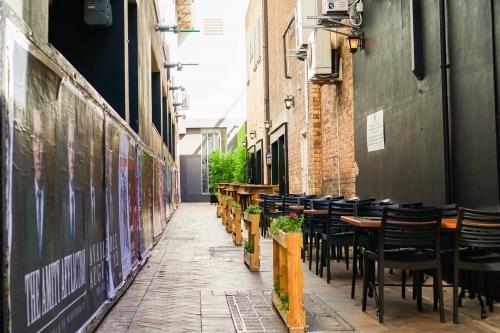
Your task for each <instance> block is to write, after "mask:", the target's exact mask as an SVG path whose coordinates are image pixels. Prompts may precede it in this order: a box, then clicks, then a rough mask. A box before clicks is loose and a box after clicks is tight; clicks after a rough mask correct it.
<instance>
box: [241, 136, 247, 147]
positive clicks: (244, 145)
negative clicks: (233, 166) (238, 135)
mask: <svg viewBox="0 0 500 333" xmlns="http://www.w3.org/2000/svg"><path fill="white" fill-rule="evenodd" d="M241 145H242V146H243V147H245V148H246V147H247V146H248V141H247V139H246V138H245V140H243V141H241Z"/></svg>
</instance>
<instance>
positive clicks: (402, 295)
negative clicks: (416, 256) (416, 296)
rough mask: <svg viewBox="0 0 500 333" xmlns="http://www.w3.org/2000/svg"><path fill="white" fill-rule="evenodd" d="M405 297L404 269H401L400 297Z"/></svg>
mask: <svg viewBox="0 0 500 333" xmlns="http://www.w3.org/2000/svg"><path fill="white" fill-rule="evenodd" d="M405 297H406V271H405V270H404V269H403V270H402V271H401V298H402V299H405Z"/></svg>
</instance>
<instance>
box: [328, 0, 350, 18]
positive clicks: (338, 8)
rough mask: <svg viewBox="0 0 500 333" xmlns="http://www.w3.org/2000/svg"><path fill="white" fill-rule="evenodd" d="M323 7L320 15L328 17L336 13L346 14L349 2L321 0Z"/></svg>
mask: <svg viewBox="0 0 500 333" xmlns="http://www.w3.org/2000/svg"><path fill="white" fill-rule="evenodd" d="M322 1H323V5H322V9H321V13H322V14H323V15H330V14H334V13H338V12H344V13H345V12H347V10H349V0H322Z"/></svg>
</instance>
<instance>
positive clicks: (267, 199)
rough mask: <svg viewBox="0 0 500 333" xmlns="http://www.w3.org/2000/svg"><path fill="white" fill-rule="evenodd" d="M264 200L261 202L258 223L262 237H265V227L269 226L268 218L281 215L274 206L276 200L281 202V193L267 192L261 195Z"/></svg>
mask: <svg viewBox="0 0 500 333" xmlns="http://www.w3.org/2000/svg"><path fill="white" fill-rule="evenodd" d="M262 198H263V199H264V202H263V203H262V218H261V220H260V221H261V223H260V228H261V230H260V232H261V235H262V237H264V238H265V237H266V234H267V227H268V226H269V222H268V220H269V219H271V218H277V217H278V216H281V211H279V210H278V209H277V207H276V203H277V202H281V195H275V194H269V195H263V196H262Z"/></svg>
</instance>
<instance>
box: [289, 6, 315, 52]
mask: <svg viewBox="0 0 500 333" xmlns="http://www.w3.org/2000/svg"><path fill="white" fill-rule="evenodd" d="M319 15H321V0H298V1H297V5H296V6H295V36H296V37H295V41H296V43H295V44H296V48H297V49H305V48H306V47H307V37H309V34H310V33H311V29H303V28H302V26H304V25H315V24H316V20H315V19H308V18H307V17H308V16H319Z"/></svg>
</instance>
